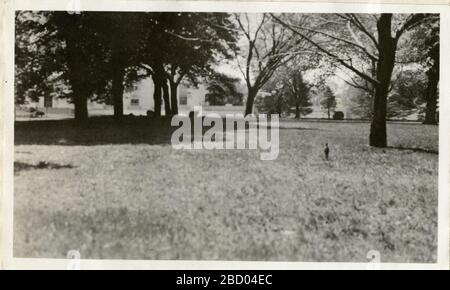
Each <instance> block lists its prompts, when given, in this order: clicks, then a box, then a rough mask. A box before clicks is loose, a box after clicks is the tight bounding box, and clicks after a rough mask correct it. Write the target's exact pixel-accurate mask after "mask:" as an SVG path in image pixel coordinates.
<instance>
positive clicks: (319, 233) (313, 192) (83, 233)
mask: <svg viewBox="0 0 450 290" xmlns="http://www.w3.org/2000/svg"><path fill="white" fill-rule="evenodd" d="M368 132H369V124H367V123H337V122H336V123H333V122H306V121H302V122H294V121H284V122H283V123H282V129H281V130H280V155H279V157H278V159H277V160H275V161H261V160H260V158H259V157H260V154H259V152H258V151H251V150H234V151H225V150H221V151H208V150H201V151H176V150H174V149H172V147H171V145H170V130H167V126H165V125H164V124H159V126H157V125H152V123H149V122H148V121H146V120H144V119H142V120H141V119H138V120H135V121H132V120H129V121H127V122H125V124H123V125H121V126H118V125H114V124H111V123H109V122H106V121H104V120H101V119H99V120H97V121H93V122H92V123H91V124H90V125H89V126H88V127H84V128H79V127H76V126H75V125H73V124H72V123H71V121H48V122H46V121H35V122H18V123H17V124H16V147H15V152H16V156H15V160H16V162H15V212H14V230H15V232H14V254H15V256H16V257H47V258H49V257H51V258H64V257H65V256H66V253H67V252H68V251H69V250H79V251H80V252H81V255H82V258H90V259H106V258H108V259H181V260H191V259H204V260H248V261H263V260H266V261H269V260H270V261H316V262H319V261H330V262H332V261H341V262H367V261H368V260H367V259H366V255H367V253H368V252H369V251H370V250H377V251H380V252H381V260H382V261H383V262H435V261H436V255H437V206H438V204H437V203H438V154H437V151H438V127H437V126H425V125H414V124H389V125H388V136H389V137H388V141H389V144H390V145H391V146H392V148H388V149H374V148H370V147H369V146H367V144H368ZM326 142H328V143H329V144H330V147H331V161H329V162H325V161H324V160H323V158H322V154H323V153H322V152H323V147H322V144H324V143H326Z"/></svg>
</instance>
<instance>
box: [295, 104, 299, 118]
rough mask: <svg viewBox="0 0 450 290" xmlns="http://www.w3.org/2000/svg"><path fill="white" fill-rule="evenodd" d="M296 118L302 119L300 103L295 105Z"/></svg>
mask: <svg viewBox="0 0 450 290" xmlns="http://www.w3.org/2000/svg"><path fill="white" fill-rule="evenodd" d="M295 119H300V105H296V106H295Z"/></svg>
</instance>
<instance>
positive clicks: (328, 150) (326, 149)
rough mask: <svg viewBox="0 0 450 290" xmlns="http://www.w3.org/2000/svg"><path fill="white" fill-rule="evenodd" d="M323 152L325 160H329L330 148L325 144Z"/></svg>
mask: <svg viewBox="0 0 450 290" xmlns="http://www.w3.org/2000/svg"><path fill="white" fill-rule="evenodd" d="M323 152H324V153H325V159H326V160H330V147H328V143H326V144H325V150H324V151H323Z"/></svg>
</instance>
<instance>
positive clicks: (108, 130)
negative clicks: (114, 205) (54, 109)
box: [15, 116, 316, 146]
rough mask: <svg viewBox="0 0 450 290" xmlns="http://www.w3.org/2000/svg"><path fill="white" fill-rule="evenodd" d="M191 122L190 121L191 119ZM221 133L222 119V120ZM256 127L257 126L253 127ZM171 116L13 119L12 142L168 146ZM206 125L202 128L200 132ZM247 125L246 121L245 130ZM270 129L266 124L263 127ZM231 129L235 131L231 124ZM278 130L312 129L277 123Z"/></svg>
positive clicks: (17, 143) (173, 128)
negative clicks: (82, 120)
mask: <svg viewBox="0 0 450 290" xmlns="http://www.w3.org/2000/svg"><path fill="white" fill-rule="evenodd" d="M191 121H192V120H191ZM222 123H223V126H224V128H223V129H224V133H225V132H226V131H227V129H228V128H226V121H225V120H222ZM257 127H258V128H260V127H261V126H257ZM177 128H179V127H177V126H175V127H173V126H171V118H164V117H162V118H146V117H134V116H124V118H123V120H122V121H121V122H116V121H114V119H113V117H111V116H102V117H93V118H90V119H89V120H88V121H87V122H86V123H84V124H79V123H77V122H75V120H72V119H65V120H34V121H16V122H15V145H60V146H77V145H80V146H95V145H111V144H113V145H114V144H148V145H171V139H172V133H173V132H174V131H175V130H176V129H177ZM209 128H210V127H203V131H204V132H205V131H206V130H209ZM248 128H249V125H248V124H246V128H245V129H248ZM266 128H267V129H269V130H270V129H271V127H270V126H266ZM234 129H235V130H238V127H237V125H236V124H235V128H234ZM280 130H316V129H311V128H303V127H299V126H297V127H293V126H288V127H284V126H280Z"/></svg>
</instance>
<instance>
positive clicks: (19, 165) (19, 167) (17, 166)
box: [14, 161, 74, 175]
mask: <svg viewBox="0 0 450 290" xmlns="http://www.w3.org/2000/svg"><path fill="white" fill-rule="evenodd" d="M72 168H74V167H73V166H72V165H70V164H64V165H61V164H56V163H52V162H45V161H41V162H39V163H38V164H29V163H24V162H14V175H17V174H18V173H19V172H21V171H27V170H38V169H72Z"/></svg>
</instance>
